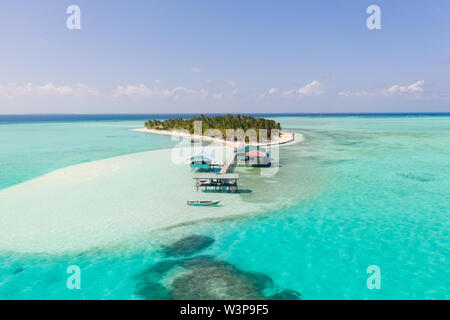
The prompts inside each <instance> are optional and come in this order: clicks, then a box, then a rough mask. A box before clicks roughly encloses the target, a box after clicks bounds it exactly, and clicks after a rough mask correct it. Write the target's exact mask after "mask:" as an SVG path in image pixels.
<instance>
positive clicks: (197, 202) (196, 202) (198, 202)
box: [186, 200, 220, 206]
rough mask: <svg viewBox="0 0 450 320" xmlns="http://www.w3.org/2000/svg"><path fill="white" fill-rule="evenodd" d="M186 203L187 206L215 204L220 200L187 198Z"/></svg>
mask: <svg viewBox="0 0 450 320" xmlns="http://www.w3.org/2000/svg"><path fill="white" fill-rule="evenodd" d="M186 203H187V204H188V205H189V206H216V205H218V204H219V203H220V200H189V201H187V202H186Z"/></svg>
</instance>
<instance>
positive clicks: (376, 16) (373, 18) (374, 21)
mask: <svg viewBox="0 0 450 320" xmlns="http://www.w3.org/2000/svg"><path fill="white" fill-rule="evenodd" d="M366 13H367V14H370V16H369V17H368V18H367V21H366V26H367V29H369V30H375V29H376V30H379V29H381V9H380V7H379V6H377V5H376V4H372V5H370V6H368V7H367V10H366Z"/></svg>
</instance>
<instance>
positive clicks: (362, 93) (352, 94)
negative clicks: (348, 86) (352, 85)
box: [338, 90, 374, 97]
mask: <svg viewBox="0 0 450 320" xmlns="http://www.w3.org/2000/svg"><path fill="white" fill-rule="evenodd" d="M338 95H340V96H344V97H369V96H373V95H374V93H373V92H367V91H364V90H363V91H359V92H352V91H341V92H339V93H338Z"/></svg>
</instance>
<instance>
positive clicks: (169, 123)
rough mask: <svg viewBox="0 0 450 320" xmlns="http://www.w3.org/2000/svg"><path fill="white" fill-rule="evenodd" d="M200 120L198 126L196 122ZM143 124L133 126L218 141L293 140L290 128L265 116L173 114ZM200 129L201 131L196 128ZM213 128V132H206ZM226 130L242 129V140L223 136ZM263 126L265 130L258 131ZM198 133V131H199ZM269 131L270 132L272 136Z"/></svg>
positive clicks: (255, 142) (261, 143) (252, 142)
mask: <svg viewBox="0 0 450 320" xmlns="http://www.w3.org/2000/svg"><path fill="white" fill-rule="evenodd" d="M198 121H200V122H201V125H200V127H196V123H197V122H198ZM144 126H145V128H143V129H135V130H136V131H144V132H150V133H156V134H166V135H177V136H190V137H191V138H193V139H195V138H196V139H202V140H207V141H215V142H222V143H225V144H231V145H233V146H236V145H241V144H253V145H271V144H283V143H287V142H290V141H293V140H294V138H295V136H294V134H293V133H290V132H282V131H281V125H280V123H279V122H276V121H274V120H270V119H265V118H260V117H258V118H256V117H252V116H248V115H240V114H238V115H231V114H227V115H216V116H205V115H200V116H199V117H195V118H188V119H183V118H174V119H167V120H163V121H161V120H157V119H156V120H148V121H146V122H145V123H144ZM200 130H201V131H200ZM211 130H214V131H215V132H216V133H215V134H213V135H212V134H210V133H211V132H212V131H211ZM229 130H234V132H239V131H240V133H241V135H242V134H243V133H245V137H243V139H242V140H239V139H237V138H236V136H233V137H232V139H230V137H229V136H228V137H227V134H228V135H229ZM241 130H242V131H241ZM263 130H265V134H261V133H262V132H263ZM200 133H201V134H200ZM272 135H273V136H272Z"/></svg>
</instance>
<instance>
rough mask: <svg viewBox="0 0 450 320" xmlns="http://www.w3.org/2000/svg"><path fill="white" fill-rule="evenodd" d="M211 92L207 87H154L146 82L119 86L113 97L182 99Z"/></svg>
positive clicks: (202, 97)
mask: <svg viewBox="0 0 450 320" xmlns="http://www.w3.org/2000/svg"><path fill="white" fill-rule="evenodd" d="M208 95H209V93H208V91H207V90H205V89H190V88H185V87H175V88H172V89H154V88H150V87H147V86H146V85H144V84H140V85H125V86H117V87H116V89H115V90H114V91H113V93H112V96H113V98H119V97H134V98H156V99H164V98H171V99H181V98H198V99H204V98H206V97H208Z"/></svg>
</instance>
